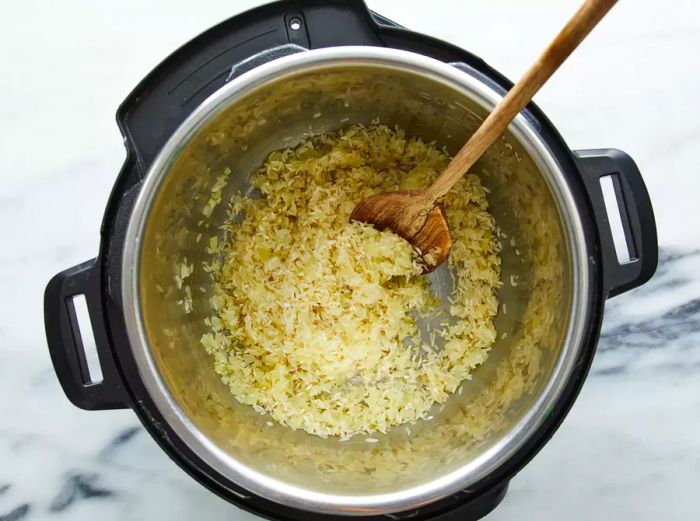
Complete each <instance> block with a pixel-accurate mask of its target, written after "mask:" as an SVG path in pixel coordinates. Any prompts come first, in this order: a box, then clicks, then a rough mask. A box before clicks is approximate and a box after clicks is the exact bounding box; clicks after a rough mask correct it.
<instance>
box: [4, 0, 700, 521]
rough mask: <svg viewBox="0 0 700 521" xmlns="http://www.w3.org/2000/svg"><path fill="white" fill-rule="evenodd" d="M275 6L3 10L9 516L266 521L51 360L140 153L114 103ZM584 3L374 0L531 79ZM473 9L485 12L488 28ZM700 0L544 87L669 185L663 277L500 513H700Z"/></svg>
mask: <svg viewBox="0 0 700 521" xmlns="http://www.w3.org/2000/svg"><path fill="white" fill-rule="evenodd" d="M258 3H261V2H259V1H255V0H238V1H235V2H233V1H231V0H208V1H207V2H203V3H200V4H193V3H192V2H184V1H180V0H178V1H173V0H157V1H156V0H154V1H152V2H140V1H137V0H128V1H127V0H124V1H122V2H94V1H92V0H70V1H65V2H45V1H43V0H24V1H22V2H10V3H8V4H4V5H3V15H2V17H1V18H0V70H1V71H2V72H1V73H0V121H2V130H1V131H0V134H1V136H2V138H1V139H0V157H1V158H2V166H1V167H0V181H1V183H0V244H1V245H2V247H0V287H1V288H3V292H4V295H5V297H4V299H3V302H2V303H1V304H0V520H2V521H16V520H20V519H22V520H41V519H52V520H60V519H66V520H71V521H77V520H87V519H96V518H99V519H101V520H105V521H106V520H123V519H169V520H179V519H183V520H184V519H200V518H201V519H207V520H209V521H215V520H224V519H225V520H236V519H253V517H254V516H252V515H250V514H247V513H244V512H242V511H240V510H238V509H236V508H235V507H232V506H230V505H229V504H227V503H226V502H224V501H223V500H221V499H219V498H217V497H216V496H214V495H212V494H211V493H209V492H208V491H206V490H205V489H204V488H202V487H201V486H200V485H198V484H197V483H195V482H194V481H193V480H191V479H190V478H189V477H188V476H187V475H186V474H185V473H184V472H182V471H181V470H180V469H179V468H178V467H177V466H176V465H175V464H174V463H172V462H171V461H170V460H169V459H168V457H167V456H166V455H165V454H164V453H163V452H162V451H161V450H160V449H159V448H158V446H157V445H156V444H155V442H153V440H152V439H151V438H150V437H149V436H148V435H147V434H146V433H145V431H144V429H143V428H142V427H141V425H140V424H139V422H138V420H137V419H136V417H135V416H134V414H133V413H132V412H131V411H128V410H124V411H111V412H86V411H81V410H79V409H77V408H75V407H73V406H72V405H71V404H70V403H69V402H68V400H67V399H66V398H65V397H64V395H63V392H62V391H61V389H60V387H59V385H58V382H57V380H56V377H55V375H54V372H53V368H52V366H51V363H50V361H49V356H48V352H47V348H46V341H45V337H44V327H43V314H42V294H43V290H44V286H45V284H46V282H47V281H48V280H49V278H50V277H51V276H52V275H53V274H54V273H56V272H58V271H60V270H62V269H65V268H67V267H70V266H72V265H75V264H77V263H79V262H81V261H83V260H86V259H90V258H92V257H93V256H94V255H95V254H96V252H97V247H98V238H99V226H100V221H101V217H102V212H103V209H104V205H105V202H106V199H107V196H108V193H109V191H110V189H111V187H112V183H113V181H114V179H115V176H116V174H117V172H118V171H119V168H120V166H121V164H122V161H123V159H124V149H123V146H122V140H121V137H120V135H119V133H118V130H117V127H116V125H115V123H114V112H115V110H116V108H117V106H118V105H119V103H120V102H121V101H122V99H123V98H124V97H125V96H126V94H127V93H128V92H129V91H130V90H131V88H132V87H133V86H134V85H135V84H136V83H137V82H138V81H139V80H140V79H141V78H142V77H143V76H144V75H145V74H146V73H147V72H148V71H149V70H150V69H151V68H152V67H153V66H155V65H156V64H157V63H158V62H159V61H160V59H162V58H163V57H164V56H166V55H167V54H168V53H169V52H170V51H171V50H173V49H174V48H176V47H177V46H179V45H180V44H181V43H183V42H185V41H187V40H188V39H190V38H191V37H193V36H194V35H196V34H197V33H199V32H201V31H203V30H205V29H206V28H208V27H210V26H211V25H213V24H215V23H216V22H218V21H220V20H222V19H224V18H226V17H228V16H231V15H233V14H235V13H236V12H239V11H242V10H244V9H246V8H248V7H250V6H252V5H256V4H258ZM577 3H578V0H533V1H531V2H517V1H515V0H473V1H471V2H469V3H468V6H467V4H466V3H465V2H463V0H435V1H433V2H431V3H430V8H429V9H426V8H425V5H426V4H425V3H424V2H417V1H413V0H410V1H409V0H369V5H370V6H371V7H372V8H373V9H375V10H376V11H378V12H380V13H382V14H384V15H385V16H387V17H389V18H392V19H394V20H396V21H397V22H399V23H401V24H402V25H405V26H407V27H410V28H412V29H415V30H418V31H421V32H424V33H428V34H432V35H435V36H437V37H440V38H442V39H445V40H448V41H451V42H453V43H455V44H458V45H460V46H463V47H464V48H466V49H469V50H471V51H472V52H474V53H475V54H477V55H479V56H481V57H482V58H484V59H485V60H486V61H488V62H489V63H490V64H491V65H493V66H495V67H496V68H497V69H499V70H501V71H502V72H504V73H505V74H506V75H508V76H510V77H512V78H514V77H517V76H518V74H519V73H521V72H522V71H523V70H524V69H525V67H526V66H527V65H528V63H529V61H530V60H532V58H533V57H534V56H535V54H536V53H537V52H538V51H539V49H540V48H541V47H542V46H543V45H544V43H545V42H546V41H547V40H548V39H549V38H550V36H551V35H553V33H554V31H555V30H556V29H557V28H558V27H559V26H560V25H561V24H562V23H563V22H564V20H565V19H566V18H567V17H568V16H569V15H570V14H571V13H572V12H573V10H574V9H575V7H576V5H577ZM472 22H473V23H472ZM699 52H700V7H699V6H698V3H697V2H695V1H694V0H675V1H674V2H673V8H672V9H670V8H669V7H668V4H664V3H660V2H654V1H651V0H636V1H623V2H620V5H618V6H617V7H616V8H615V9H614V10H613V12H612V13H611V14H610V15H609V17H608V18H607V19H606V20H604V21H603V23H602V24H601V26H600V27H599V29H597V30H596V32H595V34H594V35H593V36H592V37H591V38H590V40H589V41H587V42H585V43H584V44H583V46H582V47H581V49H580V50H579V51H578V52H577V53H576V54H575V55H574V56H573V57H572V59H571V60H570V62H569V63H567V64H566V65H565V66H564V67H563V68H562V70H561V71H560V72H559V73H558V74H557V75H556V77H555V78H554V79H553V80H552V82H551V84H549V85H547V86H546V87H545V88H544V90H543V91H542V92H541V93H540V94H539V95H538V96H537V98H536V100H537V102H538V103H539V105H540V106H541V107H542V108H543V110H544V111H545V112H546V113H547V114H548V115H549V117H550V118H551V119H552V121H553V122H554V124H555V125H557V127H558V128H559V130H560V131H561V133H562V135H563V136H564V138H565V139H566V140H567V142H568V143H569V145H570V146H571V147H572V148H595V147H618V148H621V149H623V150H625V151H626V152H628V153H629V154H630V155H631V156H632V157H634V158H635V160H636V161H637V163H638V165H639V167H640V169H641V171H642V173H643V175H644V179H645V181H646V183H647V186H648V188H649V190H650V192H651V196H652V199H653V202H654V208H655V211H656V219H657V225H658V230H659V242H660V246H661V259H660V265H659V269H658V272H657V274H656V276H655V277H654V278H653V279H652V280H651V282H650V283H649V284H647V285H646V286H644V287H643V288H641V289H638V290H635V291H632V292H630V293H627V294H624V295H622V296H619V297H617V298H614V299H612V300H611V301H609V303H608V305H607V307H606V317H605V324H604V332H603V337H602V339H601V341H600V345H599V349H598V353H597V355H596V358H595V361H594V364H593V368H592V371H591V375H590V377H589V379H588V380H587V382H586V385H585V387H584V389H583V391H582V393H581V395H580V397H579V399H578V401H577V402H576V404H575V406H574V407H573V410H572V411H571V413H570V414H569V416H568V418H567V419H566V421H565V422H564V424H563V426H562V427H561V428H560V429H559V431H558V432H557V433H556V435H555V436H554V438H553V439H552V440H551V442H550V443H549V444H547V446H546V447H545V448H544V449H543V450H542V452H541V453H540V454H539V455H538V456H537V457H536V458H535V459H534V460H533V461H532V462H531V463H530V464H529V465H528V466H527V467H526V468H525V470H523V471H522V472H521V473H520V474H519V475H518V476H517V477H516V478H515V479H514V480H513V481H512V483H511V488H510V491H509V493H508V496H507V498H506V500H505V501H504V503H503V504H502V505H501V506H500V507H499V508H498V509H497V510H496V511H495V512H494V513H493V514H491V515H490V516H489V517H488V520H489V521H501V520H503V521H505V520H511V519H539V520H552V521H555V520H557V521H558V520H561V519H567V520H580V521H588V520H591V519H634V520H653V519H667V520H672V519H673V520H688V519H697V515H698V514H697V513H698V511H699V510H700V269H699V268H700V204H698V194H700V171H699V170H700V167H699V166H698V165H699V164H700V162H699V161H698V153H699V151H700V96H698V92H700V67H698V61H697V60H698V53H699Z"/></svg>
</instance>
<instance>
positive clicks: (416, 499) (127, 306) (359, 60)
mask: <svg viewBox="0 0 700 521" xmlns="http://www.w3.org/2000/svg"><path fill="white" fill-rule="evenodd" d="M335 66H362V67H367V66H369V67H378V68H385V69H394V70H400V71H406V72H412V73H415V74H420V75H422V76H424V77H426V78H428V79H431V80H434V81H436V82H438V83H441V84H443V85H445V86H448V87H450V88H453V89H454V90H456V91H458V92H461V93H463V94H465V95H467V96H469V97H471V98H472V99H473V100H474V101H475V102H476V103H478V104H479V105H481V106H482V107H484V108H485V109H486V110H491V109H492V108H493V107H494V106H495V105H496V103H497V102H498V101H500V100H501V99H502V95H501V94H500V93H499V92H497V91H496V90H494V89H493V88H492V87H491V86H489V85H487V84H485V83H484V82H482V81H481V80H479V79H477V78H476V77H474V76H472V75H470V74H468V73H466V72H464V71H462V70H459V69H457V68H455V67H453V66H451V65H449V64H447V63H444V62H441V61H438V60H435V59H433V58H429V57H426V56H423V55H420V54H416V53H412V52H408V51H403V50H398V49H390V48H384V47H368V46H347V47H332V48H324V49H316V50H310V51H304V52H301V53H298V54H294V55H291V56H286V57H282V58H279V59H276V60H274V61H271V62H269V63H266V64H263V65H260V66H258V67H256V68H254V69H252V70H250V71H248V72H246V73H244V74H242V75H241V76H239V77H237V78H235V79H234V80H232V81H231V82H229V83H227V84H226V85H224V86H223V87H221V88H220V89H219V90H218V91H216V92H215V93H214V94H212V95H211V96H210V97H209V98H207V99H206V100H205V101H204V102H203V103H202V104H201V105H200V106H199V107H197V109H195V110H194V111H193V112H192V114H191V115H190V116H189V117H188V118H187V119H186V120H185V121H184V122H183V123H182V124H181V125H180V127H178V129H177V130H176V131H175V132H174V133H173V134H172V136H171V137H170V138H169V139H168V141H167V143H166V144H165V145H164V146H163V148H162V149H161V151H160V152H159V153H158V155H157V156H156V158H155V159H154V161H153V163H152V165H151V167H150V168H149V170H148V172H147V174H146V176H145V178H144V181H143V184H142V187H141V190H140V192H139V194H138V197H137V199H136V202H135V204H134V207H133V210H132V213H131V216H130V218H129V222H128V226H127V231H126V235H125V245H124V251H123V254H122V287H121V290H122V298H123V303H124V320H125V325H126V329H127V334H128V338H129V343H130V346H131V350H132V353H133V355H134V360H135V362H136V365H137V369H138V372H139V375H140V377H141V379H142V381H143V383H144V386H145V388H146V390H147V392H148V393H149V395H150V397H151V399H152V400H153V402H154V404H155V405H156V407H157V409H158V410H159V412H160V413H161V414H162V415H163V417H164V418H165V419H166V420H167V422H168V424H169V426H170V427H171V428H172V430H173V431H174V432H175V433H176V434H177V436H179V437H180V439H181V440H182V441H183V443H185V444H186V445H187V446H188V447H189V448H190V449H191V450H192V451H193V452H194V453H195V454H196V455H197V456H198V457H199V458H201V459H202V460H203V461H204V462H205V463H206V464H207V465H209V466H210V467H211V468H212V469H214V470H215V471H216V472H217V473H219V474H221V475H222V476H224V477H225V478H226V479H229V480H231V481H233V482H234V483H236V484H238V485H240V486H241V487H243V488H245V489H246V490H249V491H250V492H252V493H254V494H256V495H259V496H261V497H264V498H266V499H269V500H271V501H275V502H277V503H281V504H284V505H288V506H290V507H293V508H298V509H302V510H307V511H313V512H319V513H326V514H345V515H377V514H387V513H392V512H399V511H402V510H407V509H410V508H415V507H418V506H420V505H425V504H427V503H432V502H434V501H437V500H439V499H441V498H444V497H445V496H447V495H449V494H452V493H455V492H457V491H459V490H462V489H464V488H466V487H469V486H471V485H474V484H475V483H477V482H478V481H480V480H481V479H483V478H485V477H486V476H488V475H489V474H491V473H493V472H494V471H495V470H496V469H497V468H499V467H500V466H501V465H502V464H504V463H505V462H506V461H507V460H508V459H509V458H510V457H511V456H513V455H514V454H515V453H516V452H517V451H518V450H519V449H521V448H522V447H523V446H524V445H525V444H526V443H527V442H528V441H529V440H530V439H531V438H532V436H534V435H535V433H536V432H537V431H538V429H539V427H540V426H541V425H542V423H543V422H544V421H545V419H546V417H547V412H548V411H549V410H550V409H551V408H552V407H554V405H555V404H556V403H557V401H558V400H559V398H560V397H561V395H562V393H563V391H564V388H565V386H566V383H567V382H568V380H569V378H570V376H571V374H572V372H573V369H574V365H575V360H576V358H577V355H578V352H579V350H580V349H581V346H582V341H583V337H584V333H585V327H584V326H585V323H586V312H585V310H587V309H588V304H589V267H588V263H587V249H586V241H585V234H584V231H583V225H582V222H581V218H580V216H579V213H578V208H577V205H576V202H575V199H574V197H573V194H572V191H571V188H570V187H569V186H568V183H567V182H566V179H565V177H564V176H563V175H562V174H561V171H562V166H561V165H560V164H559V163H558V161H557V160H556V159H555V157H554V154H553V153H552V152H551V150H550V149H549V147H548V146H547V144H546V143H545V141H544V139H543V138H542V137H541V136H540V135H539V134H538V132H537V128H536V125H535V124H534V123H533V122H532V121H530V120H529V119H528V118H526V117H525V116H524V115H523V113H520V114H519V115H518V116H517V117H516V118H515V120H514V121H513V122H512V123H511V124H510V126H509V127H508V129H509V131H510V132H512V133H513V135H514V136H515V137H516V138H517V139H518V141H519V142H520V143H521V144H522V146H523V147H524V148H525V150H526V151H527V152H528V154H529V155H530V156H531V158H532V159H533V161H534V162H535V164H536V165H537V167H538V168H539V170H540V172H541V173H542V175H543V176H544V177H545V179H546V181H547V184H548V186H549V188H550V190H552V192H553V194H554V197H555V199H556V201H557V204H558V205H559V209H560V211H561V212H562V213H563V214H564V217H565V218H564V219H563V223H564V226H565V228H566V231H567V236H568V244H567V246H568V249H569V252H570V257H571V261H572V298H571V307H570V312H569V317H568V324H569V327H568V330H567V332H566V336H565V338H564V341H563V344H564V345H563V347H562V350H561V353H560V355H559V357H558V359H557V362H556V365H555V367H554V369H553V371H552V375H551V377H550V379H549V381H548V382H547V383H546V385H545V387H544V389H543V390H542V392H541V394H540V396H539V397H538V398H537V400H536V402H535V403H534V405H533V406H532V408H531V409H530V410H529V411H528V413H527V414H526V415H525V416H524V417H523V418H521V420H520V421H519V422H518V423H517V424H515V425H514V426H513V428H512V429H511V430H510V431H509V432H508V433H506V434H505V435H504V436H503V437H502V439H500V440H499V441H498V443H496V444H495V445H494V446H492V447H490V448H489V449H488V450H486V451H484V452H483V453H481V454H480V455H479V456H478V457H476V458H475V459H473V460H472V461H470V462H469V463H467V464H465V465H463V466H462V467H460V468H458V469H456V470H455V471H453V472H451V473H449V474H446V475H444V476H441V477H439V478H437V479H435V480H433V481H430V482H428V483H424V484H421V485H419V486H415V487H411V488H408V489H403V490H399V491H395V492H390V493H384V494H376V495H338V494H326V493H321V492H317V491H313V490H308V489H305V488H302V487H299V486H296V485H291V484H289V483H285V482H283V481H280V480H277V479H275V478H272V477H270V476H267V475H265V474H262V473H260V472H257V471H255V470H253V469H252V468H250V467H248V466H246V465H243V464H242V463H240V462H239V461H237V460H236V459H235V458H233V457H231V456H230V455H228V454H226V453H225V452H224V451H223V450H221V449H220V448H219V447H218V446H217V445H216V444H215V443H214V442H213V441H211V440H210V439H208V438H207V437H206V436H205V435H204V433H202V432H201V431H200V430H199V429H197V427H196V426H195V425H194V423H193V422H192V421H191V420H190V419H189V418H188V417H187V416H186V415H185V413H184V411H183V410H182V409H181V408H180V407H179V405H178V404H177V402H176V400H175V399H174V397H173V396H172V394H171V393H170V391H169V389H168V387H167V386H166V384H165V382H164V381H163V379H162V377H161V375H160V372H159V370H158V368H157V366H156V364H155V361H154V359H153V356H152V354H151V351H150V348H149V343H148V339H147V337H146V332H145V328H144V325H143V320H142V316H141V298H140V291H139V288H140V256H141V248H142V242H143V235H144V231H145V228H146V224H147V222H148V217H149V213H150V209H151V206H152V204H153V201H154V199H155V196H156V195H157V193H158V191H159V189H160V186H161V184H162V182H163V180H164V179H165V178H166V175H167V173H168V172H169V170H170V167H171V166H172V164H173V162H174V161H175V160H176V159H177V157H178V156H179V154H180V152H181V151H182V150H183V148H184V147H185V146H186V145H187V144H188V143H189V142H190V140H191V139H192V138H193V137H194V136H195V135H197V133H198V132H199V131H200V130H201V129H202V128H203V127H204V126H205V125H206V124H207V123H209V122H210V121H211V120H212V119H213V118H214V117H215V116H217V115H218V114H220V112H221V111H222V110H225V109H226V108H228V107H229V106H231V105H232V104H234V103H236V102H237V101H238V100H240V99H242V98H243V97H245V96H247V95H249V94H251V93H252V92H253V91H255V90H256V89H258V88H260V87H261V86H263V85H265V84H267V83H268V82H271V81H277V80H280V79H282V78H285V77H289V76H294V75H297V74H300V73H306V72H312V71H319V70H322V69H328V68H333V67H335Z"/></svg>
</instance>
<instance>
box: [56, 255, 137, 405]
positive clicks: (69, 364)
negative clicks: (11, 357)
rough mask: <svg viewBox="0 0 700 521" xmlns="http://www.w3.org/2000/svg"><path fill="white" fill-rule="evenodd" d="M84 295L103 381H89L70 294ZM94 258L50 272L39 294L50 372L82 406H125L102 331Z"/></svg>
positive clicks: (126, 400) (74, 401) (106, 339)
mask: <svg viewBox="0 0 700 521" xmlns="http://www.w3.org/2000/svg"><path fill="white" fill-rule="evenodd" d="M76 295H85V300H86V302H87V306H88V311H89V314H90V324H91V326H92V331H93V334H94V336H95V345H96V346H97V355H98V358H99V361H100V367H101V369H102V381H100V382H92V381H91V379H90V373H89V370H88V365H87V360H86V358H85V350H84V348H83V341H82V337H81V333H80V329H79V327H78V320H77V317H76V313H75V306H74V305H73V297H75V296H76ZM100 301H101V297H100V281H99V267H98V265H97V261H96V259H92V260H90V261H87V262H84V263H82V264H79V265H77V266H74V267H72V268H70V269H67V270H65V271H62V272H61V273H59V274H58V275H56V276H54V277H53V278H52V279H51V281H49V284H48V285H47V286H46V291H45V293H44V325H45V327H46V339H47V341H48V344H49V352H50V354H51V361H52V362H53V367H54V370H55V371H56V375H57V376H58V380H59V381H60V382H61V387H63V391H64V392H65V393H66V396H67V397H68V399H69V400H70V401H71V402H72V403H73V404H74V405H76V406H78V407H80V408H81V409H88V410H98V409H124V408H128V407H129V405H128V404H129V398H128V395H127V392H126V390H125V389H124V386H123V384H122V381H121V377H120V376H119V373H118V371H117V368H116V366H115V365H114V359H113V357H112V353H111V349H110V348H109V341H108V338H107V332H106V331H105V325H104V318H103V315H102V306H101V302H100Z"/></svg>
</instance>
